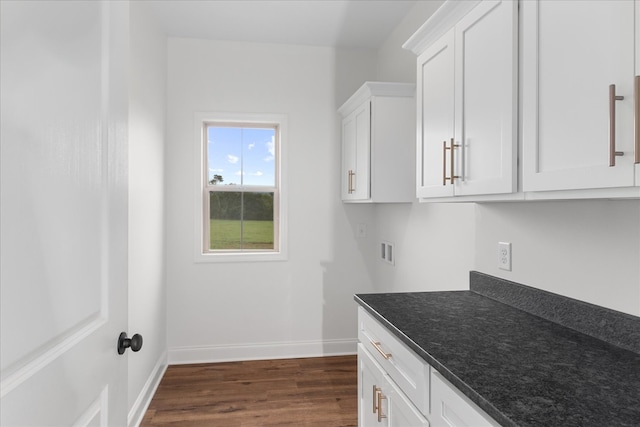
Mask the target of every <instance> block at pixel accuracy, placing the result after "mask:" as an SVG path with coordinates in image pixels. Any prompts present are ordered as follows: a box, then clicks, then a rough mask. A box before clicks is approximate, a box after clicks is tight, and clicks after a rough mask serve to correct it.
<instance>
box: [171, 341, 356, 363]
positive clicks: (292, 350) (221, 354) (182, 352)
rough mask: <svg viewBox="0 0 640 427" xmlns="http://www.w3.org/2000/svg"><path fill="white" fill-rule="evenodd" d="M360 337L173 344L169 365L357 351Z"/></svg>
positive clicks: (342, 353) (339, 353)
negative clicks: (252, 342) (223, 343)
mask: <svg viewBox="0 0 640 427" xmlns="http://www.w3.org/2000/svg"><path fill="white" fill-rule="evenodd" d="M357 343H358V340H357V339H338V340H324V341H296V342H281V343H260V344H243V345H210V346H193V347H173V348H169V365H186V364H192V363H217V362H235V361H241V360H265V359H295V358H300V357H323V356H342V355H347V354H356V349H357Z"/></svg>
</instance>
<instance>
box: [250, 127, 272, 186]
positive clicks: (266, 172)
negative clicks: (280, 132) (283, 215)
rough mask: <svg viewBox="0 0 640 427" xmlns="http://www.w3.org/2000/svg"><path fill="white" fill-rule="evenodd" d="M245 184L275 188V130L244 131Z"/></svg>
mask: <svg viewBox="0 0 640 427" xmlns="http://www.w3.org/2000/svg"><path fill="white" fill-rule="evenodd" d="M243 131H244V132H243V141H242V148H243V168H244V169H243V170H244V175H243V183H244V185H265V186H269V187H275V182H276V179H275V163H276V162H275V151H274V150H275V134H276V132H275V129H252V128H245V129H243Z"/></svg>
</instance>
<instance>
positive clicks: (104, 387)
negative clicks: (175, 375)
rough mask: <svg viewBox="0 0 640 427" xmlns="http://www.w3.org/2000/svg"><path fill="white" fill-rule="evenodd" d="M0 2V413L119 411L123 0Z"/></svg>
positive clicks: (22, 418) (26, 418)
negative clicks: (0, 375) (0, 143)
mask: <svg viewBox="0 0 640 427" xmlns="http://www.w3.org/2000/svg"><path fill="white" fill-rule="evenodd" d="M0 4H1V7H2V10H1V19H2V22H1V24H2V25H1V28H2V30H1V31H2V34H1V43H2V45H1V55H2V57H1V61H0V62H1V67H2V69H1V91H2V101H1V102H2V105H1V120H2V131H1V132H2V135H1V138H2V146H1V150H2V156H1V159H2V160H1V161H2V169H1V173H2V176H1V207H2V216H1V226H2V233H1V245H2V246H1V289H0V292H1V294H0V295H1V322H0V327H1V336H2V346H1V357H0V360H1V369H2V380H1V398H2V400H1V408H0V409H1V411H0V412H1V423H2V425H12V426H14V425H16V426H17V425H73V424H77V425H107V424H109V425H125V424H126V412H127V411H126V405H127V402H126V358H125V357H119V356H118V355H117V352H116V341H117V337H118V335H119V333H120V332H121V331H123V330H125V327H126V321H127V318H126V314H127V300H126V291H127V239H126V236H127V205H126V203H127V175H126V171H127V157H126V148H127V145H126V143H127V138H126V129H127V88H126V72H127V63H126V58H127V54H128V53H127V44H128V30H127V28H128V4H127V3H126V2H99V1H68V2H67V1H56V2H51V1H29V2H21V1H2V2H1V3H0ZM34 408H37V410H34Z"/></svg>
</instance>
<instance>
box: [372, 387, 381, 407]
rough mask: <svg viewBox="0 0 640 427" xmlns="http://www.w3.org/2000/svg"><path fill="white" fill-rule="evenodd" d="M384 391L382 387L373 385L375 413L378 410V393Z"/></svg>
mask: <svg viewBox="0 0 640 427" xmlns="http://www.w3.org/2000/svg"><path fill="white" fill-rule="evenodd" d="M380 392H382V389H381V388H380V387H376V385H375V384H374V385H373V399H372V400H373V413H374V414H375V413H376V412H378V393H380Z"/></svg>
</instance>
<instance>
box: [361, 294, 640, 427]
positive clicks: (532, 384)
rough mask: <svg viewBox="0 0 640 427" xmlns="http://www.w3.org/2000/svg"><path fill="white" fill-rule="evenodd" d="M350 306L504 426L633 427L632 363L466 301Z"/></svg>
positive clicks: (507, 309) (485, 303)
mask: <svg viewBox="0 0 640 427" xmlns="http://www.w3.org/2000/svg"><path fill="white" fill-rule="evenodd" d="M355 299H356V301H357V302H358V303H359V304H360V305H361V306H362V307H364V309H365V310H367V311H368V312H369V313H371V314H372V315H373V316H374V317H375V318H376V319H378V320H379V321H380V322H382V323H383V324H384V325H385V326H386V327H387V328H389V330H390V331H391V332H392V333H393V334H395V336H397V337H398V338H399V339H400V340H401V341H403V342H404V343H405V344H407V345H408V346H409V347H410V348H411V349H412V350H413V351H415V352H416V353H417V354H418V355H419V356H420V357H422V358H423V359H424V360H425V361H427V362H428V363H429V364H430V365H431V366H433V367H434V368H435V369H437V370H438V371H439V372H440V373H441V374H442V375H443V376H444V377H445V378H447V379H448V380H449V381H450V382H451V383H452V384H453V385H455V386H456V387H458V389H460V391H462V392H463V393H464V394H465V395H467V396H468V397H469V398H470V399H471V400H472V401H474V402H475V403H476V404H477V405H478V406H479V407H481V408H482V409H483V410H484V411H485V412H487V413H488V414H489V415H491V416H492V417H493V418H494V419H495V420H496V421H498V422H499V423H500V424H502V425H504V426H563V427H568V426H640V354H638V353H635V352H633V351H630V350H627V349H624V348H621V347H618V346H614V345H612V344H610V343H607V342H605V341H602V340H600V339H597V338H593V337H591V336H589V335H586V334H583V333H581V332H577V331H575V330H573V329H569V328H567V327H565V326H561V325H559V324H557V323H554V322H551V321H549V320H545V319H543V318H541V317H537V316H535V315H533V314H529V313H527V312H525V311H522V310H519V309H517V308H514V307H512V306H510V305H507V304H503V303H501V302H498V301H495V300H493V299H490V298H487V297H485V296H482V295H480V294H478V293H475V292H473V291H451V292H417V293H385V294H359V295H356V296H355Z"/></svg>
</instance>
